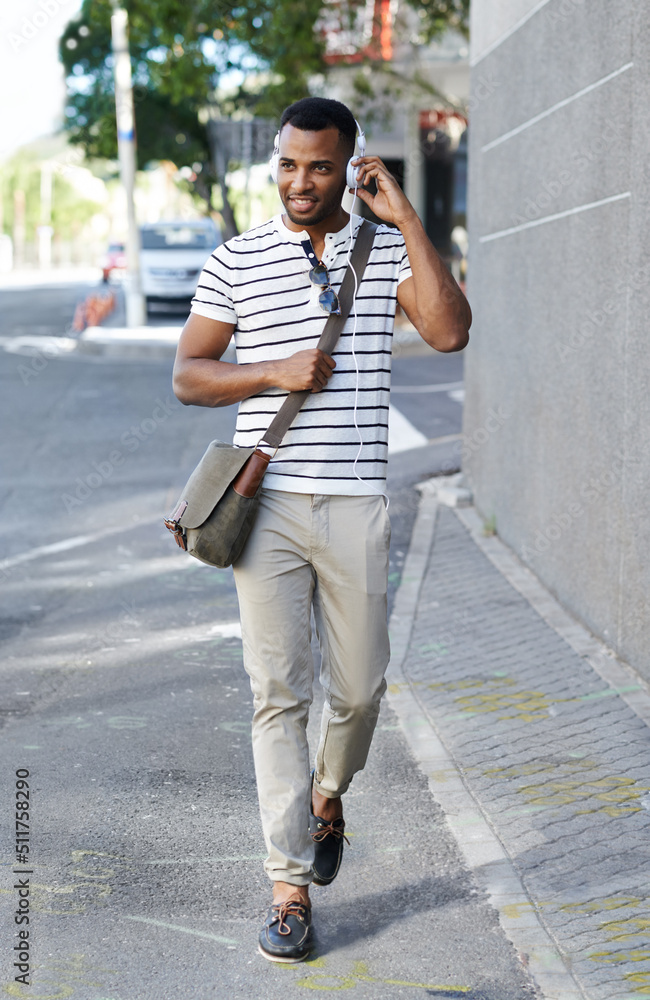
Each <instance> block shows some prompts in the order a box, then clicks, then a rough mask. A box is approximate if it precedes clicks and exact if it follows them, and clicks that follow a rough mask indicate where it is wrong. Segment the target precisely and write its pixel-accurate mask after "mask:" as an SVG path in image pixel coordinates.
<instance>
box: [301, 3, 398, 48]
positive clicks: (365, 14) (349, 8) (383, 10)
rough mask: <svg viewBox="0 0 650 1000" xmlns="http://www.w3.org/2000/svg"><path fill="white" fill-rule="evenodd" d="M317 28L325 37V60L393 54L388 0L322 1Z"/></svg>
mask: <svg viewBox="0 0 650 1000" xmlns="http://www.w3.org/2000/svg"><path fill="white" fill-rule="evenodd" d="M316 28H317V30H320V31H321V32H322V34H323V35H324V37H325V61H326V62H328V63H356V62H362V61H363V60H365V59H373V60H376V59H383V60H389V59H392V57H393V19H392V15H391V2H390V0H325V2H324V3H323V8H322V11H321V14H320V17H319V19H318V21H317V23H316Z"/></svg>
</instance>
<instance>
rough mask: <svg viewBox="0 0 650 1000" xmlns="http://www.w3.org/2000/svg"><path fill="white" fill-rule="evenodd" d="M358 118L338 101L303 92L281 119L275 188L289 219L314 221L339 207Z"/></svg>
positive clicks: (308, 223) (302, 222) (300, 222)
mask: <svg viewBox="0 0 650 1000" xmlns="http://www.w3.org/2000/svg"><path fill="white" fill-rule="evenodd" d="M356 133H357V123H356V122H355V120H354V116H353V115H352V112H351V111H350V110H349V108H346V106H345V105H344V104H341V103H340V101H331V100H328V99H326V98H322V97H305V98H303V100H301V101H296V103H295V104H291V105H290V106H289V107H288V108H287V109H286V110H285V111H284V112H283V114H282V118H281V120H280V132H279V147H280V153H279V158H278V191H279V194H280V198H281V199H282V203H283V205H284V208H285V211H286V213H287V216H288V217H289V220H290V221H291V222H292V223H294V225H296V226H299V227H300V228H303V227H309V226H315V225H318V224H319V223H320V222H323V221H324V220H325V219H327V218H329V217H330V216H335V215H337V214H338V212H339V211H340V209H341V198H342V196H343V192H344V191H345V187H346V180H345V170H346V166H347V163H348V160H349V159H350V157H351V156H353V155H354V144H355V137H356Z"/></svg>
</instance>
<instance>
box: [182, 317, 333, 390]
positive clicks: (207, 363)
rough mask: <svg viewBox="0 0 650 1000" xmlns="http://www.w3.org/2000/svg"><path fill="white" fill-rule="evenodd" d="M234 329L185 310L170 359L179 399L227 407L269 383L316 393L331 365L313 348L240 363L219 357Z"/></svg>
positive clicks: (327, 375)
mask: <svg viewBox="0 0 650 1000" xmlns="http://www.w3.org/2000/svg"><path fill="white" fill-rule="evenodd" d="M234 329H235V327H234V325H233V324H232V323H222V322H220V321H219V320H215V319H208V318H207V317H205V316H199V314H198V313H190V315H189V317H188V320H187V322H186V324H185V326H184V328H183V332H182V334H181V338H180V340H179V342H178V350H177V351H176V361H175V363H174V376H173V387H174V393H175V395H176V396H177V398H178V399H179V400H180V401H181V403H185V404H186V405H187V404H190V403H193V404H194V405H195V406H228V405H229V404H230V403H238V402H239V401H240V400H242V399H247V398H248V397H249V396H255V395H257V393H259V392H263V391H264V390H265V389H270V388H276V389H285V390H286V391H288V392H293V391H295V390H303V389H309V390H310V391H311V392H320V390H321V389H323V388H324V386H326V385H327V382H328V380H329V379H330V378H331V375H332V370H333V369H334V368H335V367H336V362H335V361H333V360H332V358H331V357H329V355H327V354H324V353H323V351H320V350H318V348H312V349H311V350H308V351H298V352H297V353H296V354H292V355H291V357H289V358H283V359H281V360H277V361H259V362H256V363H253V364H245V365H237V364H231V363H230V362H228V361H222V360H221V357H222V355H223V354H224V352H225V350H226V348H227V346H228V344H229V343H230V338H231V337H232V334H233V331H234Z"/></svg>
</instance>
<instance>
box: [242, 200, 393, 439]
mask: <svg viewBox="0 0 650 1000" xmlns="http://www.w3.org/2000/svg"><path fill="white" fill-rule="evenodd" d="M376 232H377V226H376V225H375V223H374V222H368V220H367V219H363V221H362V222H361V225H360V226H359V229H358V231H357V238H356V240H355V241H354V247H353V249H352V254H351V256H350V264H351V265H352V266H350V265H348V268H347V270H346V272H345V275H344V277H343V282H342V284H341V288H340V290H339V293H338V299H339V304H340V306H341V313H340V315H338V316H335V315H334V314H333V313H330V315H329V316H328V318H327V322H326V324H325V328H324V330H323V332H322V334H321V337H320V340H319V341H318V347H319V348H320V350H321V351H324V352H325V354H331V353H332V351H333V350H334V348H335V346H336V343H337V341H338V339H339V336H340V335H341V332H342V330H343V327H344V326H345V321H346V320H347V318H348V316H349V315H350V310H351V308H352V300H353V298H354V274H353V273H352V267H353V268H354V271H355V273H356V275H357V282H358V284H359V285H360V284H361V279H362V277H363V273H364V271H365V269H366V264H367V263H368V258H369V256H370V251H371V250H372V244H373V240H374V238H375V233H376ZM310 395H311V389H304V390H303V391H301V392H290V393H289V395H288V396H287V398H286V399H285V401H284V403H283V404H282V406H281V407H280V409H279V410H278V412H277V414H276V416H275V417H274V418H273V420H272V421H271V424H270V426H269V429H268V430H267V432H266V434H265V435H264V437H263V438H262V440H261V441H260V444H268V445H270V446H271V447H272V448H277V447H278V446H279V444H280V442H281V441H282V438H283V437H284V435H285V434H286V433H287V431H288V430H289V427H290V426H291V424H292V423H293V420H294V418H295V416H296V414H297V413H298V411H299V410H300V407H301V406H302V404H303V403H304V402H305V400H306V399H307V397H308V396H310Z"/></svg>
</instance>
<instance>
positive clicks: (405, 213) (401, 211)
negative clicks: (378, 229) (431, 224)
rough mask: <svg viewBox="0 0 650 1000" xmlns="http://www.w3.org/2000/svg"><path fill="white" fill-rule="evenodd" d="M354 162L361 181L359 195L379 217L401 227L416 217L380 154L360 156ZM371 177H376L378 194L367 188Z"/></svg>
mask: <svg viewBox="0 0 650 1000" xmlns="http://www.w3.org/2000/svg"><path fill="white" fill-rule="evenodd" d="M352 162H353V163H354V166H355V169H356V171H357V177H358V181H359V188H358V190H357V197H358V198H360V199H361V201H363V202H365V204H366V205H367V206H368V208H370V209H372V211H373V212H374V213H375V215H376V216H377V217H378V218H380V219H382V220H383V221H384V222H388V223H390V224H391V225H393V226H397V227H398V228H399V229H401V228H402V226H403V225H406V224H408V222H410V221H411V220H412V219H413V218H414V217H416V215H415V209H414V208H413V206H412V205H411V203H410V201H409V200H408V198H407V197H406V195H405V194H404V192H403V191H402V189H401V187H400V186H399V184H398V183H397V181H396V180H395V178H394V177H393V175H392V174H391V173H390V172H389V171H388V170H387V169H386V166H385V165H384V163H382V161H381V160H380V159H379V157H378V156H358V157H357V158H356V159H355V160H353V161H352ZM371 178H374V180H375V182H376V184H377V193H376V194H370V192H369V191H367V190H366V187H367V185H368V182H369V181H370V179H371ZM350 190H351V191H352V190H354V189H353V188H350Z"/></svg>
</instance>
